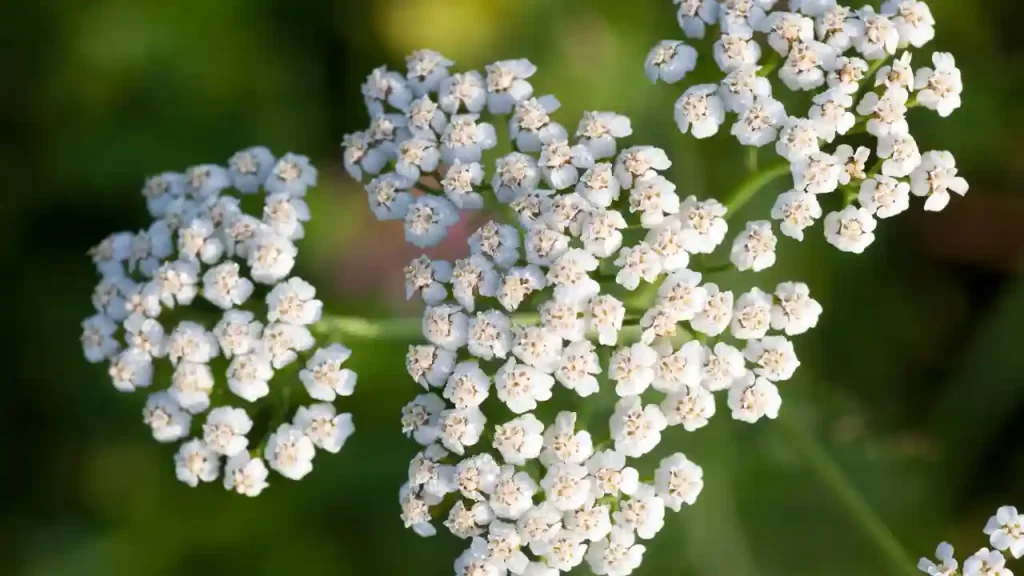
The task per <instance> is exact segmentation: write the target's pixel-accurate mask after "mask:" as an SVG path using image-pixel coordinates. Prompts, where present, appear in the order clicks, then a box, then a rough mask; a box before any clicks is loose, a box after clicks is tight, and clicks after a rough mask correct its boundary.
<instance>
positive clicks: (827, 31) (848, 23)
mask: <svg viewBox="0 0 1024 576" xmlns="http://www.w3.org/2000/svg"><path fill="white" fill-rule="evenodd" d="M804 4H805V5H810V4H816V6H813V7H810V8H809V7H808V6H804V7H803V8H802V11H803V12H804V13H805V14H807V15H809V16H815V21H814V31H815V33H816V34H817V38H818V40H821V41H822V42H825V43H826V44H828V45H829V46H830V47H832V48H833V49H834V50H836V51H837V52H846V50H847V49H848V48H850V46H851V45H852V44H853V41H854V39H856V38H859V37H861V36H863V35H864V23H863V22H862V21H861V20H860V19H858V18H857V16H856V14H854V13H853V11H852V10H851V9H850V8H847V7H845V6H839V5H837V4H836V2H835V0H805V1H804ZM790 8H793V6H792V2H791V3H790Z"/></svg>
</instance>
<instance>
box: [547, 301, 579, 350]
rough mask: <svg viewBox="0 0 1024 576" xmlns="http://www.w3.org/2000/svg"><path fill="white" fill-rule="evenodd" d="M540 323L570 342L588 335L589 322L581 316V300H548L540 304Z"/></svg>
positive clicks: (577, 340)
mask: <svg viewBox="0 0 1024 576" xmlns="http://www.w3.org/2000/svg"><path fill="white" fill-rule="evenodd" d="M539 312H540V323H541V326H544V327H545V328H547V329H548V331H550V332H552V333H553V334H555V335H556V336H558V337H559V338H561V339H563V340H566V341H568V342H579V341H582V340H583V339H584V337H585V336H586V330H587V324H586V321H585V320H584V319H583V318H582V317H581V316H580V314H581V313H582V312H583V309H582V306H581V303H580V302H574V301H569V300H557V299H555V300H548V301H547V302H545V303H543V304H541V305H540V309H539Z"/></svg>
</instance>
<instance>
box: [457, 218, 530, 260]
mask: <svg viewBox="0 0 1024 576" xmlns="http://www.w3.org/2000/svg"><path fill="white" fill-rule="evenodd" d="M469 250H470V252H472V253H473V254H474V255H476V254H482V255H484V256H488V257H490V258H491V259H492V260H494V265H495V266H497V267H498V268H508V267H509V266H512V265H513V264H515V263H516V262H517V261H519V230H517V229H516V228H515V227H514V226H508V225H506V224H498V223H496V222H488V223H487V224H484V225H483V226H481V227H480V229H478V230H477V231H476V232H474V233H473V235H472V236H470V237H469Z"/></svg>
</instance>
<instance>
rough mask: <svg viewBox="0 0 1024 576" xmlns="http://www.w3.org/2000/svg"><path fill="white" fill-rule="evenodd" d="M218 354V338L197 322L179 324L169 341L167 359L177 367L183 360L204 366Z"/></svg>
mask: <svg viewBox="0 0 1024 576" xmlns="http://www.w3.org/2000/svg"><path fill="white" fill-rule="evenodd" d="M218 353H219V348H218V343H217V338H216V337H215V336H214V335H213V333H211V332H208V331H207V330H206V328H204V327H203V326H202V325H201V324H197V323H195V322H189V321H185V322H182V323H180V324H178V326H177V327H176V328H175V329H174V331H173V332H171V336H170V338H169V339H168V341H167V358H168V359H169V360H170V361H171V364H174V365H175V366H177V364H178V362H179V361H181V360H185V361H186V362H195V363H200V364H203V363H206V362H209V361H210V360H211V359H212V358H214V357H216V356H217V355H218Z"/></svg>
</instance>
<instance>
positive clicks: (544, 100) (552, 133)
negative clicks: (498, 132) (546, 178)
mask: <svg viewBox="0 0 1024 576" xmlns="http://www.w3.org/2000/svg"><path fill="white" fill-rule="evenodd" d="M559 106H561V104H560V103H559V102H558V99H557V98H555V97H554V96H551V95H550V94H549V95H547V96H541V97H540V98H527V99H526V100H523V101H522V102H517V103H516V105H515V107H514V108H513V110H512V116H510V117H509V119H508V131H509V137H510V138H512V139H513V140H515V143H516V148H517V149H518V150H519V151H520V152H525V153H527V154H529V153H534V152H540V149H541V142H543V141H544V139H546V138H562V139H564V138H566V137H567V133H566V131H565V128H563V127H562V126H561V125H560V124H558V123H556V122H552V121H551V114H552V113H553V112H554V111H555V110H558V108H559Z"/></svg>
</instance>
